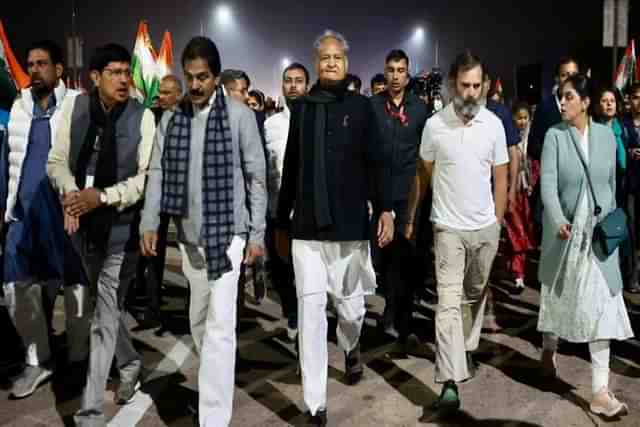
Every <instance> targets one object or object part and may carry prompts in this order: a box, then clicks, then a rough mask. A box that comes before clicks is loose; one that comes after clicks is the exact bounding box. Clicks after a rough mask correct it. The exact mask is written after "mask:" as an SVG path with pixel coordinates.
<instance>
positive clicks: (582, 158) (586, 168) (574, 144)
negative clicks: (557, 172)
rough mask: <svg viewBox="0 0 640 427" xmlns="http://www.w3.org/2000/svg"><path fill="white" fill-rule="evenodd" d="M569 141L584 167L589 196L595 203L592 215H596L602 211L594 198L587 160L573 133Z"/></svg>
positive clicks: (594, 193)
mask: <svg viewBox="0 0 640 427" xmlns="http://www.w3.org/2000/svg"><path fill="white" fill-rule="evenodd" d="M569 132H570V133H571V130H569ZM571 141H573V147H574V148H575V149H576V152H577V153H578V158H580V163H582V167H583V168H584V174H585V176H586V177H587V182H588V183H589V189H590V190H591V197H592V198H593V204H594V205H595V209H594V215H595V216H598V215H600V213H601V212H602V208H601V207H600V205H599V204H598V200H596V192H595V191H594V190H593V182H592V181H591V174H590V173H589V167H588V166H587V162H586V161H585V159H584V156H583V155H582V150H581V149H580V147H578V142H577V141H576V138H575V137H574V136H573V133H571Z"/></svg>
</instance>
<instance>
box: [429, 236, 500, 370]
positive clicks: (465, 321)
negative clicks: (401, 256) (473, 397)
mask: <svg viewBox="0 0 640 427" xmlns="http://www.w3.org/2000/svg"><path fill="white" fill-rule="evenodd" d="M433 230H434V241H435V255H436V279H437V282H438V307H437V308H436V344H437V350H436V382H445V381H449V380H453V381H456V382H460V381H464V380H465V379H467V378H469V370H468V367H467V359H466V352H467V351H473V350H476V349H477V348H478V343H479V341H480V332H481V331H482V319H483V316H484V309H485V306H486V302H487V282H488V281H489V274H490V273H491V266H492V265H493V260H494V258H495V256H496V252H497V251H498V243H499V238H500V226H499V225H498V224H493V225H490V226H489V227H486V228H483V229H480V230H475V231H460V230H454V229H451V228H448V227H444V226H441V225H434V227H433Z"/></svg>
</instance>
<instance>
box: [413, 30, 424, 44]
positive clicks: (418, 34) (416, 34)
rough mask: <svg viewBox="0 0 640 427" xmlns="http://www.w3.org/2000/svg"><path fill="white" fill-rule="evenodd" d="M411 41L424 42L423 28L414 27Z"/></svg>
mask: <svg viewBox="0 0 640 427" xmlns="http://www.w3.org/2000/svg"><path fill="white" fill-rule="evenodd" d="M413 41H414V42H415V43H421V42H423V41H424V28H423V27H416V29H415V30H413Z"/></svg>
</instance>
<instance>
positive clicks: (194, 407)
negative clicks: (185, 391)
mask: <svg viewBox="0 0 640 427" xmlns="http://www.w3.org/2000/svg"><path fill="white" fill-rule="evenodd" d="M198 404H199V401H198V395H197V394H196V398H195V400H192V401H191V402H189V403H187V412H188V413H189V415H191V420H192V421H193V425H194V427H199V426H200V413H199V412H198Z"/></svg>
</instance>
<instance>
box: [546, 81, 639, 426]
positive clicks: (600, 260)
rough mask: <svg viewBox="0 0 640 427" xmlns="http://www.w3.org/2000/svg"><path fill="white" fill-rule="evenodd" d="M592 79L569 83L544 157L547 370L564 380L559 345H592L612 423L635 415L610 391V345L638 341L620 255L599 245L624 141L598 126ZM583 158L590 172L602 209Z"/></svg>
mask: <svg viewBox="0 0 640 427" xmlns="http://www.w3.org/2000/svg"><path fill="white" fill-rule="evenodd" d="M588 83H589V82H588V79H587V78H586V77H585V76H582V75H576V76H572V77H570V78H568V79H567V80H566V82H564V83H563V84H562V86H561V87H560V95H561V101H560V104H561V114H562V119H563V121H562V122H561V123H559V124H558V125H556V126H554V127H552V128H551V129H549V131H548V132H547V134H546V136H545V141H544V149H543V152H542V175H541V186H542V187H541V189H542V201H543V203H544V208H545V210H544V220H543V238H542V253H541V258H540V269H539V277H540V282H541V283H542V289H541V301H540V317H539V320H538V330H540V331H541V332H543V353H542V365H543V370H544V373H545V374H546V375H548V376H555V375H556V360H555V352H556V348H557V343H558V338H562V339H565V340H567V341H570V342H576V343H588V344H589V351H590V353H591V366H592V392H593V399H592V401H591V405H590V408H591V411H592V412H593V413H596V414H602V415H604V416H607V417H612V416H619V415H623V414H626V413H627V411H628V410H627V406H626V404H624V403H622V402H620V401H619V400H618V399H616V398H615V396H614V395H613V394H612V393H611V392H610V391H609V358H610V350H609V347H610V346H609V343H610V340H612V339H618V340H623V339H627V338H630V337H632V336H633V332H632V330H631V325H630V322H629V317H628V315H627V311H626V308H625V305H624V300H623V296H622V278H621V274H620V268H619V264H618V251H617V250H616V251H615V252H614V253H613V254H611V255H610V256H609V257H607V256H606V255H603V254H600V253H599V251H598V250H597V248H595V247H594V246H593V245H592V236H593V229H594V227H595V225H596V224H597V223H598V222H599V221H601V220H602V219H603V218H604V217H606V216H607V215H608V214H609V213H610V212H612V211H613V210H614V209H615V208H616V200H615V193H616V191H615V190H616V141H615V137H614V135H613V132H612V131H611V129H610V128H608V127H606V126H603V125H600V124H598V123H595V122H593V121H592V120H591V119H590V117H589V114H588V109H589V104H590V102H591V98H590V96H589V90H588V86H589V84H588ZM580 156H582V157H583V159H584V160H585V162H586V164H587V165H588V168H589V174H590V175H591V178H592V181H593V187H594V188H593V191H594V193H595V198H596V200H597V202H598V204H599V205H600V206H601V208H602V212H601V213H600V214H599V215H598V216H595V215H594V209H595V208H594V202H593V197H592V194H591V189H590V187H589V184H588V182H587V179H586V175H585V170H584V167H583V166H582V163H581V160H580Z"/></svg>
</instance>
